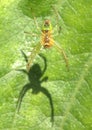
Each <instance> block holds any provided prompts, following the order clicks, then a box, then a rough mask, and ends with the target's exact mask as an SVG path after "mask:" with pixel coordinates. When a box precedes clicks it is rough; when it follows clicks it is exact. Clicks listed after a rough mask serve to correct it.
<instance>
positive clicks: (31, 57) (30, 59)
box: [26, 42, 42, 72]
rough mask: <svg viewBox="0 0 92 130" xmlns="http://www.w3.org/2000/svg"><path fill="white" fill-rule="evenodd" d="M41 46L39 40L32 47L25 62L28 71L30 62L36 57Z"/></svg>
mask: <svg viewBox="0 0 92 130" xmlns="http://www.w3.org/2000/svg"><path fill="white" fill-rule="evenodd" d="M41 47H42V45H41V44H40V42H39V43H38V44H37V45H36V46H35V47H34V49H33V50H32V52H31V54H30V56H29V58H28V62H27V65H26V68H27V71H28V72H29V70H30V68H31V66H32V63H33V61H34V59H35V57H36V55H37V54H39V52H40V50H41Z"/></svg>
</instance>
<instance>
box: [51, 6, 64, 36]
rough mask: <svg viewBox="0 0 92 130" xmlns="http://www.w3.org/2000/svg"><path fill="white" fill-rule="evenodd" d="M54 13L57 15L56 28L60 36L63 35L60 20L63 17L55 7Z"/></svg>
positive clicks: (53, 7)
mask: <svg viewBox="0 0 92 130" xmlns="http://www.w3.org/2000/svg"><path fill="white" fill-rule="evenodd" d="M51 7H52V9H53V11H54V14H55V15H56V22H57V23H56V26H57V30H58V34H60V33H61V29H62V28H61V25H60V20H61V16H60V14H59V11H57V10H56V8H55V6H51Z"/></svg>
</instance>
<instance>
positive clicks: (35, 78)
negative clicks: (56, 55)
mask: <svg viewBox="0 0 92 130" xmlns="http://www.w3.org/2000/svg"><path fill="white" fill-rule="evenodd" d="M22 54H23V56H24V58H25V61H26V62H27V61H28V59H27V57H26V55H25V53H24V52H23V51H22ZM40 56H41V58H42V59H43V60H44V69H43V70H41V68H40V66H39V64H34V65H33V66H32V67H31V68H30V70H29V72H27V71H26V70H24V69H20V70H18V71H21V72H23V73H25V74H26V75H27V76H28V79H29V83H27V84H26V85H24V86H23V88H22V90H21V91H20V94H19V98H18V102H17V112H18V113H19V110H20V107H21V103H22V100H23V97H24V96H25V94H26V93H27V92H28V91H29V90H30V89H31V90H32V94H38V93H40V92H41V93H43V94H44V95H45V96H46V97H47V98H48V100H49V104H50V108H51V122H52V125H53V122H54V106H53V101H52V97H51V94H50V92H49V91H48V90H47V89H46V88H44V87H42V86H41V83H42V82H46V81H47V80H48V77H44V78H43V79H41V77H42V76H43V74H44V73H45V71H46V69H47V62H46V58H45V57H44V56H42V55H40Z"/></svg>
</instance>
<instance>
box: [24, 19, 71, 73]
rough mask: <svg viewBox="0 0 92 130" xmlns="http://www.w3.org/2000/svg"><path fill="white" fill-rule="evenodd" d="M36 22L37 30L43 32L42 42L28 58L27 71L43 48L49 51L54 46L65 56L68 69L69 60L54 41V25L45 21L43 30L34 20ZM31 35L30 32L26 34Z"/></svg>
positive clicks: (47, 20)
mask: <svg viewBox="0 0 92 130" xmlns="http://www.w3.org/2000/svg"><path fill="white" fill-rule="evenodd" d="M34 22H35V24H36V26H37V29H38V30H40V32H41V40H40V42H39V43H38V44H37V45H36V46H35V47H34V49H33V50H32V52H31V55H30V56H29V58H28V62H27V65H26V67H27V71H29V70H30V68H31V65H32V63H33V60H34V59H35V56H36V55H37V54H39V52H40V50H41V48H44V49H47V48H50V47H52V46H55V47H56V48H57V50H58V51H59V52H60V53H61V54H62V55H63V58H64V61H65V63H66V67H67V69H68V70H69V68H68V58H67V56H66V54H65V52H64V50H63V49H62V48H61V47H60V46H59V45H58V44H57V43H56V42H55V41H54V39H53V29H52V24H51V21H50V20H49V19H46V20H44V22H43V25H42V29H40V28H39V27H38V24H37V22H36V20H35V18H34ZM25 33H28V34H30V33H29V32H25Z"/></svg>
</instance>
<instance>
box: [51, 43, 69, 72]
mask: <svg viewBox="0 0 92 130" xmlns="http://www.w3.org/2000/svg"><path fill="white" fill-rule="evenodd" d="M54 45H55V47H56V48H57V49H58V51H59V52H60V53H62V55H63V58H64V61H65V63H66V67H67V69H68V71H69V63H68V58H67V56H66V54H65V52H64V50H63V49H62V48H61V47H60V46H59V45H57V44H56V43H54Z"/></svg>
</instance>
